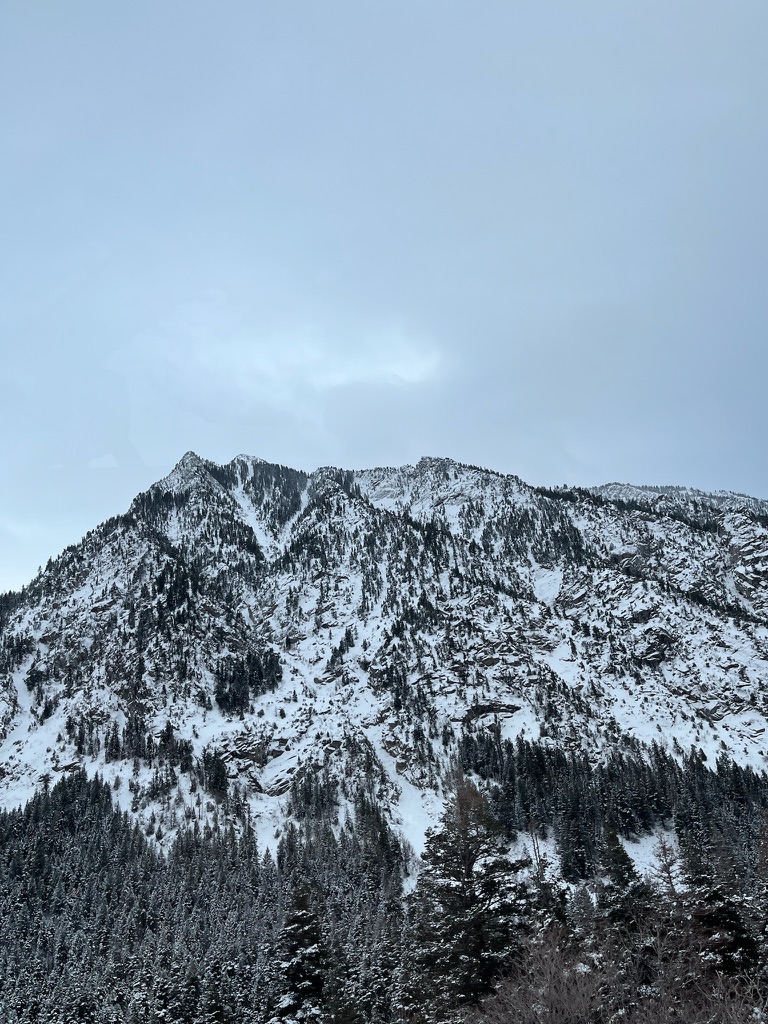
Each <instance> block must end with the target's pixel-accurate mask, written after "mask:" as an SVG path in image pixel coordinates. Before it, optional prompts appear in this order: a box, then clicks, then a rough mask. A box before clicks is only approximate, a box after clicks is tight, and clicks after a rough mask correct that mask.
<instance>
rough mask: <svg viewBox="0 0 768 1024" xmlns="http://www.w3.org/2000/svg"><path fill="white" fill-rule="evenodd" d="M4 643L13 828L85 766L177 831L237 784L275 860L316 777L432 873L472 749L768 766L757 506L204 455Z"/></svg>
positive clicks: (762, 558) (26, 598)
mask: <svg viewBox="0 0 768 1024" xmlns="http://www.w3.org/2000/svg"><path fill="white" fill-rule="evenodd" d="M0 626H1V627H2V632H1V634H0V801H2V802H3V803H4V804H5V805H8V806H10V805H14V804H17V803H19V802H21V801H23V800H24V799H26V798H27V797H28V796H29V795H30V793H31V792H32V791H33V790H34V789H35V788H36V787H39V786H41V785H47V784H49V783H50V782H51V781H52V780H55V779H56V778H57V777H58V776H59V775H60V773H62V772H66V771H67V770H70V769H71V768H72V767H74V766H78V765H84V766H85V767H86V768H87V769H88V771H94V772H95V771H99V772H100V773H101V774H102V775H103V776H104V777H105V778H106V779H108V780H109V781H110V782H111V783H112V784H113V785H114V786H115V795H116V798H117V799H118V800H119V801H120V802H121V803H122V805H123V806H124V807H125V808H126V809H129V810H131V811H132V812H133V813H134V814H135V815H137V816H138V817H139V819H140V820H142V822H143V823H144V824H145V825H147V827H148V828H149V827H154V825H155V823H159V824H160V825H161V826H162V828H163V831H164V832H165V833H166V834H167V832H168V830H173V828H174V827H175V826H177V825H178V824H180V823H181V822H183V821H184V820H190V819H192V818H196V819H198V820H210V819H211V817H213V818H216V817H217V815H218V814H219V807H218V805H217V803H216V801H215V800H212V799H210V798H209V797H210V792H212V791H215V790H216V788H217V787H218V788H219V789H221V788H222V787H225V786H229V787H230V788H231V787H234V786H235V785H237V787H239V790H238V791H239V793H240V798H241V799H242V800H243V801H247V802H248V803H249V804H250V807H251V813H252V815H253V817H254V820H256V821H257V822H259V823H260V826H261V831H262V832H263V834H264V835H265V836H266V837H268V836H269V835H274V834H275V831H276V830H279V828H280V826H281V821H282V818H283V816H284V813H285V807H286V800H287V794H288V793H289V790H290V787H291V785H292V783H297V782H300V781H301V782H302V783H306V784H311V780H312V779H313V778H314V779H316V778H319V777H321V776H322V774H323V773H327V774H330V775H331V776H332V777H334V778H336V779H339V780H344V779H359V778H365V779H367V780H369V783H370V780H371V779H373V780H374V781H375V785H376V790H377V795H378V797H379V799H380V800H381V801H382V802H383V803H384V804H385V805H386V806H387V808H388V809H389V812H390V813H391V816H392V821H393V823H394V824H395V825H396V826H397V827H399V828H401V829H402V830H403V831H404V832H405V834H406V835H407V836H408V838H409V839H410V840H411V842H412V843H413V844H414V845H415V846H416V847H417V849H418V848H419V847H420V846H421V843H422V841H423V830H424V827H425V825H426V824H427V823H428V821H429V820H431V819H432V817H433V816H434V813H435V810H436V808H437V807H438V806H439V804H440V799H441V779H442V777H443V774H444V772H445V771H446V769H447V768H448V766H449V765H450V763H451V761H452V759H453V758H454V756H455V752H456V749H457V744H458V743H459V741H460V739H461V737H462V736H463V735H464V734H466V733H467V732H474V733H475V734H477V733H478V732H481V731H490V732H491V733H492V734H493V735H495V736H496V737H498V738H504V737H508V738H511V737H516V736H518V735H521V734H522V735H523V736H525V737H528V738H530V739H535V740H540V741H543V742H545V743H548V744H553V745H556V746H558V747H560V748H562V749H564V750H566V751H583V752H586V753H587V754H589V756H590V757H592V758H594V759H599V758H600V757H601V756H602V755H603V752H605V751H606V750H607V749H609V748H610V749H616V748H618V749H621V750H625V751H640V750H642V749H644V747H645V745H650V744H651V743H654V742H655V743H657V744H659V745H661V746H664V747H667V748H668V749H669V750H670V751H672V752H682V751H683V750H688V749H690V747H691V746H692V745H693V746H696V747H701V748H702V749H703V750H704V751H705V752H706V753H708V754H709V755H710V756H713V757H716V756H717V754H718V752H719V751H727V752H728V753H729V754H730V756H731V757H732V758H733V759H734V760H736V761H737V762H740V763H743V764H750V765H752V766H754V767H755V768H758V769H763V768H765V767H766V765H768V736H766V726H767V725H768V502H765V501H759V500H757V499H753V498H748V497H745V496H742V495H734V494H724V493H717V494H706V493H703V492H699V491H693V490H688V489H685V488H643V487H639V488H638V487H629V486H624V485H617V484H610V485H607V486H605V487H601V488H595V489H592V490H583V489H572V490H571V489H565V488H563V489H557V490H545V489H541V488H534V487H530V486H528V485H526V484H525V483H523V482H522V481H521V480H519V479H518V478H516V477H514V476H502V475H500V474H497V473H493V472H490V471H487V470H483V469H478V468H476V467H471V466H465V465H460V464H458V463H455V462H452V461H450V460H448V459H436V458H427V459H422V460H421V461H420V462H419V463H418V465H416V466H405V467H402V468H396V469H392V468H383V469H373V470H366V471H361V472H351V471H346V470H339V469H330V468H325V469H320V470H317V471H316V472H314V473H311V474H306V473H303V472H299V471H296V470H292V469H288V468H286V467H283V466H277V465H271V464H269V463H266V462H264V461H262V460H260V459H255V458H252V457H249V456H239V457H238V458H236V459H234V460H233V461H232V462H230V463H228V464H227V465H224V466H220V465H216V464H214V463H211V462H208V461H206V460H204V459H201V458H199V457H198V456H197V455H195V454H193V453H191V452H190V453H188V454H187V455H185V456H184V458H183V459H182V460H181V461H180V462H179V464H178V465H177V466H176V467H175V469H174V470H173V471H172V472H171V473H170V474H169V475H168V476H167V477H165V478H164V479H163V480H161V481H159V482H158V483H157V484H155V485H154V486H153V487H151V488H150V489H149V490H148V491H146V492H144V493H142V494H140V495H139V496H138V497H137V498H136V499H135V500H134V502H133V504H132V505H131V507H130V509H129V510H128V511H127V512H126V513H125V514H124V515H121V516H117V517H115V518H113V519H110V520H108V521H107V522H106V523H104V524H102V525H101V526H99V527H98V528H96V529H95V530H93V531H91V532H90V533H89V534H87V535H86V537H85V538H84V539H83V540H82V541H81V542H80V543H79V544H77V545H74V546H72V547H69V548H67V549H66V550H65V551H64V552H63V553H62V554H61V555H60V556H59V557H58V558H56V559H54V560H52V561H51V562H49V563H48V565H47V566H46V568H45V569H44V570H43V571H42V572H41V573H40V574H39V575H38V576H37V577H36V578H35V579H34V580H33V581H32V583H31V584H30V585H29V586H28V587H27V588H25V589H24V590H23V591H22V592H21V593H18V594H9V595H5V596H4V597H2V598H0ZM160 754H163V755H164V756H163V758H162V762H163V764H164V765H165V766H166V767H165V769H164V771H165V775H164V776H163V778H162V779H159V778H158V767H157V765H158V755H160ZM195 764H198V765H199V764H204V765H205V766H206V767H205V772H207V776H206V778H207V779H208V780H209V782H210V785H208V786H207V790H208V791H206V786H203V787H199V786H198V784H197V782H196V778H197V776H196V775H195V771H194V770H193V767H192V766H193V765H195ZM169 765H170V774H169V768H168V766H169ZM217 773H218V776H217ZM211 780H212V781H211Z"/></svg>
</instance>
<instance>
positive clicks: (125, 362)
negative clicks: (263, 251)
mask: <svg viewBox="0 0 768 1024" xmlns="http://www.w3.org/2000/svg"><path fill="white" fill-rule="evenodd" d="M441 363H442V355H441V351H440V349H439V348H438V347H437V346H436V345H435V344H434V343H433V342H431V341H429V340H425V339H423V338H421V337H419V336H418V335H417V334H416V332H414V331H411V330H408V329H407V328H406V327H403V326H400V325H390V326H374V327H371V326H364V325H360V324H357V323H344V322H338V323H336V324H328V325H324V326H320V325H317V324H303V323H293V324H291V323H288V322H282V323H277V322H274V321H273V322H272V323H267V322H261V323H260V322H259V319H258V317H256V316H254V314H253V311H252V310H250V309H249V308H248V306H247V304H244V303H238V302H236V301H233V300H231V299H230V298H229V297H228V296H227V295H226V294H225V293H223V292H221V291H218V290H210V291H209V292H207V293H205V294H204V295H202V296H201V298H200V299H199V300H196V301H195V302H192V303H187V304H185V305H183V306H180V307H178V308H177V309H175V310H174V311H173V313H172V314H171V315H169V316H167V317H165V318H164V319H163V320H162V321H161V322H159V323H158V324H156V325H155V326H153V327H152V328H151V329H149V330H147V331H144V332H142V333H141V334H139V335H138V336H137V337H136V338H135V339H134V340H133V342H132V343H131V344H130V345H129V346H127V347H125V348H124V349H123V350H122V351H121V352H120V353H119V354H118V355H117V356H116V357H115V358H113V360H112V365H113V366H115V368H117V369H119V371H120V372H121V373H122V374H123V375H124V376H125V379H126V381H127V384H128V389H129V393H130V396H131V406H132V437H133V440H134V442H135V443H136V445H137V447H138V448H139V450H141V451H143V450H144V449H145V447H146V444H147V440H148V437H149V435H154V437H155V438H157V435H158V434H161V435H162V434H163V430H162V428H161V426H160V425H161V424H162V423H168V422H170V421H171V420H175V421H176V423H177V427H176V429H175V430H174V434H175V435H176V436H177V435H178V420H179V418H180V417H181V418H183V417H185V416H187V417H190V418H191V419H195V420H199V419H202V420H209V421H210V422H216V423H217V424H219V425H222V424H228V425H230V426H231V425H234V424H237V423H240V424H241V425H242V422H243V421H244V420H245V421H252V422H254V423H256V422H262V421H263V418H264V415H265V413H269V414H271V415H272V416H275V417H278V418H279V419H280V420H282V421H283V422H285V421H292V422H293V424H294V426H298V427H299V428H300V429H301V428H303V429H305V430H309V429H311V430H318V429H319V430H328V429H329V423H328V420H329V418H328V416H327V409H328V404H329V396H330V401H331V404H332V396H333V394H334V393H341V392H345V393H346V391H347V389H349V388H355V387H360V388H366V389H367V388H373V389H375V390H377V391H378V390H380V389H384V390H387V389H392V390H394V391H398V390H402V389H407V390H413V389H418V388H420V387H422V386H424V385H425V384H427V383H429V382H433V381H434V380H435V379H437V378H438V377H439V375H440V372H441ZM158 428H159V429H158ZM153 444H154V445H155V446H156V440H155V441H154V442H153ZM331 446H332V445H331Z"/></svg>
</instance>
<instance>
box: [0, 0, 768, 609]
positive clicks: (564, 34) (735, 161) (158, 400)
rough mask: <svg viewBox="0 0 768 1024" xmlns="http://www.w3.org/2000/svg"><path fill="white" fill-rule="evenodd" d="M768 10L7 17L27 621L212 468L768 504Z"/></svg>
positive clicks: (8, 486)
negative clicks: (38, 592) (57, 571)
mask: <svg viewBox="0 0 768 1024" xmlns="http://www.w3.org/2000/svg"><path fill="white" fill-rule="evenodd" d="M767 47H768V5H767V4H766V3H765V0H754V2H742V0H729V2H728V3H717V2H712V3H702V2H701V0H691V2H683V0H638V2H632V0H605V2H595V0H581V2H579V3H574V2H573V0H568V2H564V0H563V2H551V3H550V2H547V0H534V2H530V3H527V2H517V0H480V2H478V0H471V2H470V0H467V2H453V0H403V2H400V0H387V2H386V3H383V2H380V3H374V2H372V0H371V2H366V0H349V2H347V3H341V2H337V0H323V2H322V3H320V2H316V0H312V2H310V0H306V2H299V0H280V2H279V3H259V2H254V0H217V2H216V3H212V2H210V0H206V2H199V0H183V2H182V0H177V2H172V0H130V2H128V0H114V2H110V3H104V2H103V0H88V2H87V0H71V2H67V3H61V2H59V0H50V2H47V3H46V2H43V0H0V209H1V211H2V219H1V221H0V223H1V224H2V246H1V247H0V343H1V344H2V364H1V365H2V373H1V374H0V408H1V409H2V433H1V435H0V437H1V438H2V440H1V441H0V443H1V444H2V459H1V460H0V590H2V589H5V588H7V587H11V586H18V585H21V584H22V583H24V582H26V581H27V580H28V579H30V578H31V576H32V575H33V573H34V572H35V570H36V568H37V566H38V565H39V564H41V563H44V562H45V561H46V559H47V558H48V557H49V556H50V555H53V554H56V553H58V551H59V550H60V549H61V548H62V547H63V546H64V545H65V544H67V543H70V542H72V541H75V540H77V539H78V538H79V537H80V536H81V535H82V534H83V533H84V532H85V531H86V530H87V529H89V528H90V527H91V526H94V525H96V524H97V523H98V522H99V521H101V520H102V519H104V518H105V517H107V516H108V515H111V514H114V513H116V512H119V511H122V510H123V509H124V508H125V507H127V505H128V503H129V502H130V499H131V498H132V497H133V495H134V494H135V493H136V492H137V491H139V490H140V489H142V488H143V487H146V486H147V485H149V484H150V483H151V482H152V481H153V480H155V479H156V478H158V477H159V476H161V475H162V474H163V473H165V472H167V470H168V469H169V468H170V467H171V466H172V465H173V464H174V463H175V462H176V461H177V460H178V458H179V457H180V456H181V455H182V454H183V453H184V452H185V451H186V450H188V449H190V448H192V449H194V450H195V451H197V452H198V453H199V454H201V455H203V456H206V457H208V458H212V459H215V460H217V461H226V460H229V459H230V458H232V457H233V456H234V455H236V454H238V453H239V452H247V453H249V454H253V455H259V456H261V457H263V458H266V459H269V460H270V461H276V462H283V463H287V464H289V465H292V466H296V467H302V468H306V469H312V468H314V467H315V466H318V465H324V464H335V465H343V466H346V467H350V468H352V467H359V466H370V465H378V464H400V463H404V462H413V461H415V460H417V459H418V458H419V457H420V456H422V455H449V456H451V457H453V458H456V459H460V460H463V461H467V462H472V463H475V464H481V465H486V466H490V467H492V468H495V469H498V470H502V471H508V472H515V473H518V474H519V475H520V476H522V477H523V478H524V479H527V480H529V481H531V482H534V483H560V482H570V483H581V484H592V483H602V482H606V481H609V480H625V481H631V482H634V483H689V484H693V485H695V486H699V487H703V488H707V489H717V488H727V489H732V490H740V491H747V492H749V493H752V494H755V495H758V496H763V497H765V496H768V461H767V460H766V458H765V456H764V446H765V438H766V436H768V403H767V402H766V400H765V385H766V376H767V375H768V349H767V347H766V337H767V332H766V327H767V326H768V298H767V296H768V287H767V283H766V276H767V274H766V272H767V270H768V259H767V257H768V189H767V188H766V180H768V117H766V110H768V95H767V94H768V61H766V59H765V53H766V48H767Z"/></svg>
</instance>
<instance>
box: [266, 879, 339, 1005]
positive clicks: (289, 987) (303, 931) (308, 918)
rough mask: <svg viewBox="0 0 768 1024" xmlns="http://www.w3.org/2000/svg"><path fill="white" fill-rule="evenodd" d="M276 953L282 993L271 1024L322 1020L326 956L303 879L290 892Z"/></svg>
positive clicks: (316, 917)
mask: <svg viewBox="0 0 768 1024" xmlns="http://www.w3.org/2000/svg"><path fill="white" fill-rule="evenodd" d="M277 954H278V957H279V961H278V964H277V972H278V974H279V976H280V978H281V984H280V989H281V995H280V998H279V1000H278V1002H277V1005H276V1007H275V1009H274V1012H273V1015H272V1024H277V1022H280V1024H293V1022H296V1024H299V1022H308V1024H309V1022H319V1021H322V1020H323V1018H324V1014H323V1008H322V997H323V985H324V982H325V959H326V958H325V954H324V950H323V941H322V936H321V934H320V921H319V919H318V916H317V914H316V913H315V912H314V910H313V909H312V907H311V906H310V895H309V889H308V887H307V885H306V884H305V883H304V882H301V881H299V882H298V883H297V885H296V887H295V889H294V891H293V898H292V901H291V907H290V909H289V911H288V914H287V915H286V918H285V923H284V925H283V929H282V932H281V934H280V939H279V942H278V950H277Z"/></svg>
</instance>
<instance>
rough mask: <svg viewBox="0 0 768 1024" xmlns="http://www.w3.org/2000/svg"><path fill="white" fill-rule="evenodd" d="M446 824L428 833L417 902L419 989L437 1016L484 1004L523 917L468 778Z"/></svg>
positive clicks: (497, 831) (508, 868) (499, 840)
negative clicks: (429, 992)
mask: <svg viewBox="0 0 768 1024" xmlns="http://www.w3.org/2000/svg"><path fill="white" fill-rule="evenodd" d="M454 785H455V789H454V793H453V796H452V797H451V799H450V801H449V802H448V805H447V807H446V809H445V812H444V814H443V816H442V819H441V828H440V829H439V830H438V831H431V832H429V833H428V837H427V842H426V846H425V850H424V856H423V868H422V873H421V876H420V878H419V882H418V885H417V887H416V890H415V892H414V894H413V897H412V900H411V917H412V921H413V926H414V931H415V935H416V939H417V965H416V966H417V974H418V975H419V981H418V983H419V984H421V985H426V987H427V988H428V989H432V994H433V998H434V1000H435V1005H436V1008H437V1012H438V1015H439V1014H440V1013H441V1012H442V1013H445V1011H446V1009H447V1008H457V1007H460V1006H462V1005H466V1004H472V1003H475V1002H477V1001H478V1000H479V999H480V998H481V997H482V996H484V995H486V994H487V993H488V992H490V991H492V988H493V980H494V978H495V977H496V975H497V974H498V972H499V970H500V969H501V967H502V965H503V964H504V962H505V961H506V960H508V959H509V958H510V957H511V956H513V955H514V952H515V947H516V941H515V930H516V925H517V923H518V919H519V916H520V914H521V910H522V900H521V891H520V888H519V886H518V885H517V884H516V883H515V878H514V876H515V873H516V871H518V870H519V869H520V868H521V867H522V866H523V865H524V863H525V862H517V863H512V862H510V861H509V859H508V858H507V857H506V856H505V852H506V845H507V844H506V839H505V836H504V833H503V830H502V828H501V826H500V825H499V823H498V821H497V820H496V819H495V818H494V817H493V815H492V814H491V812H490V810H489V808H488V804H487V802H486V800H485V798H484V797H483V795H482V794H481V793H480V792H479V790H478V789H477V787H476V786H475V785H474V783H472V782H471V781H469V780H468V779H466V778H465V777H464V776H463V775H462V774H461V773H458V774H457V775H456V778H455V782H454Z"/></svg>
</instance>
